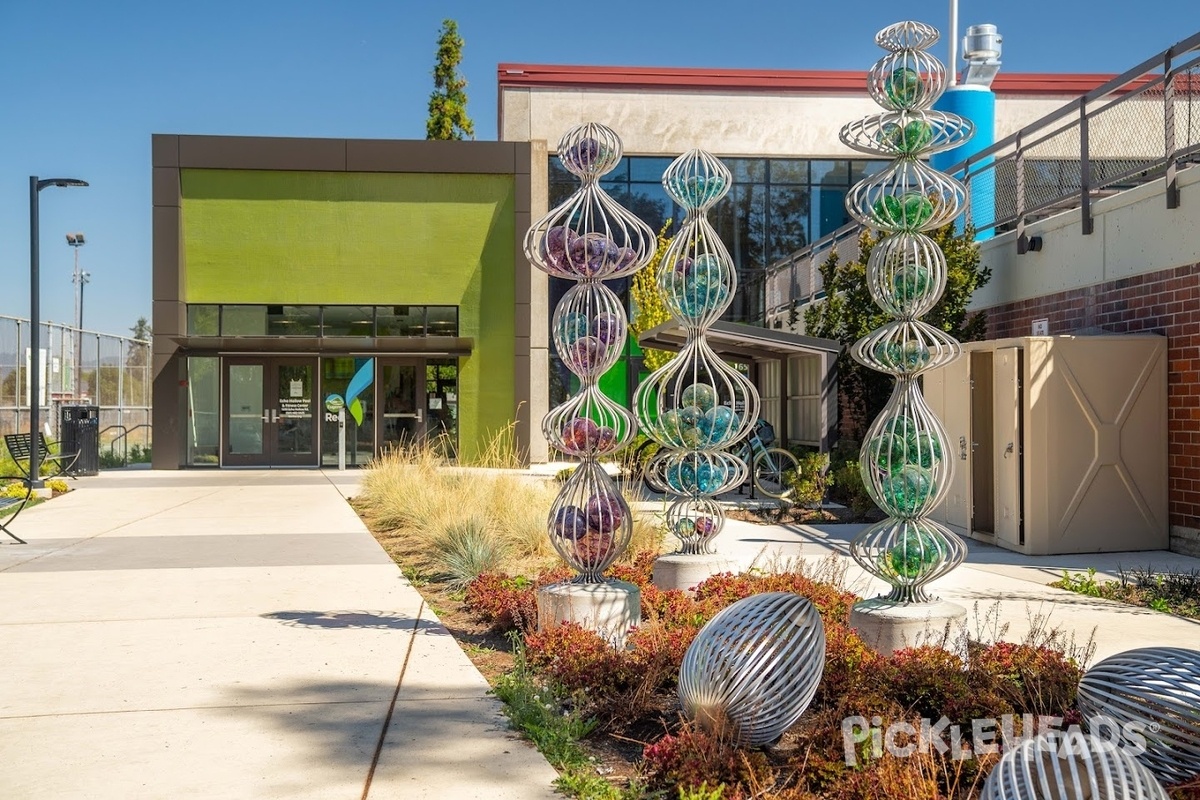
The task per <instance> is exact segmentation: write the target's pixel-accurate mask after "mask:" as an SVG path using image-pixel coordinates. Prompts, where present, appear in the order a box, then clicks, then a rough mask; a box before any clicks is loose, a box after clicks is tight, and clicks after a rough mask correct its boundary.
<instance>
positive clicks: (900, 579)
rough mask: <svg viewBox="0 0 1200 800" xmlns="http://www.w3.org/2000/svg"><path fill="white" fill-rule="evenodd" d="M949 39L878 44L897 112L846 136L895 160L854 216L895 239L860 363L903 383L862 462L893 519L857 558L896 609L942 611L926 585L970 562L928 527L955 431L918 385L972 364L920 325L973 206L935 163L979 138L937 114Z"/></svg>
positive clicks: (857, 196) (884, 101) (889, 244)
mask: <svg viewBox="0 0 1200 800" xmlns="http://www.w3.org/2000/svg"><path fill="white" fill-rule="evenodd" d="M937 40H938V32H937V30H936V29H934V28H932V27H930V26H928V25H925V24H923V23H919V22H899V23H896V24H895V25H892V26H890V27H888V28H885V29H883V30H882V31H880V32H879V33H878V34H876V36H875V42H876V44H878V45H879V46H880V47H882V48H884V49H885V50H887V51H888V53H887V55H885V56H884V57H883V58H882V59H880V60H879V61H878V62H877V63H876V64H875V65H874V66H873V67H872V68H871V70H870V72H869V73H868V80H867V88H868V91H869V92H870V95H871V97H872V99H874V100H875V101H876V102H877V103H878V104H879V105H881V106H883V108H884V109H885V111H884V112H883V113H881V114H875V115H872V116H870V117H866V118H865V119H862V120H859V121H857V122H852V123H850V124H849V125H846V126H845V127H844V128H842V130H841V134H840V138H841V140H842V142H843V143H844V144H845V145H847V146H848V147H851V148H853V149H855V150H859V151H861V152H864V153H871V154H873V155H884V156H890V157H892V158H893V159H894V160H893V162H892V163H891V165H890V166H889V167H888V168H886V169H884V170H882V171H881V172H878V173H876V174H874V175H871V176H870V177H868V178H866V179H865V180H862V181H860V182H859V183H857V184H855V186H854V187H853V188H851V190H850V192H849V194H848V195H847V196H846V209H847V210H848V211H849V213H850V214H851V216H853V217H854V218H855V219H856V220H858V221H859V222H861V223H862V224H863V225H865V226H867V227H869V228H873V229H875V230H878V231H880V232H882V234H883V238H881V239H880V240H879V241H878V242H877V243H876V244H875V246H874V248H873V249H872V250H871V254H870V256H869V258H868V259H867V269H866V271H867V284H868V289H869V291H870V293H871V297H872V299H873V300H874V301H875V303H876V304H877V305H878V306H879V307H880V308H881V309H883V310H884V311H885V312H887V313H888V314H889V315H890V316H892V317H893V321H892V322H889V323H887V324H886V325H884V326H883V327H881V328H879V329H878V330H875V331H873V332H871V333H870V334H868V335H867V336H865V337H864V338H862V339H861V340H859V341H858V342H856V343H855V345H854V346H853V347H852V348H851V351H850V354H851V356H852V357H853V358H854V360H855V361H857V362H859V363H860V364H863V365H864V366H867V367H870V368H871V369H874V370H876V371H879V372H884V373H887V374H889V375H892V376H894V377H895V381H896V383H895V387H894V389H893V391H892V395H891V397H890V399H889V400H888V402H887V405H886V406H885V407H884V409H883V411H882V412H881V413H880V415H879V417H878V418H876V420H875V421H874V423H873V424H872V425H871V427H870V428H869V429H868V431H867V434H866V436H865V437H864V441H863V446H862V450H861V453H860V459H859V463H860V466H861V468H862V475H863V482H864V483H865V484H866V489H867V492H868V493H869V494H870V496H871V499H872V500H874V501H875V503H876V504H877V505H878V506H879V507H880V508H881V509H883V510H884V511H885V512H887V514H888V519H886V520H884V521H883V522H880V523H878V524H876V525H873V526H871V527H869V528H867V529H866V530H864V531H863V532H862V533H860V534H859V535H858V536H856V537H855V538H854V540H853V542H852V543H851V545H850V552H851V555H852V556H853V557H854V560H855V561H857V562H858V564H859V565H860V566H861V567H862V568H863V569H865V570H866V571H867V572H869V573H871V574H872V575H875V576H876V577H878V578H880V579H882V580H884V581H886V582H887V583H888V584H889V585H890V586H891V587H892V589H891V592H890V593H889V594H888V595H887V598H886V599H888V600H890V601H893V602H897V603H928V602H932V601H933V599H934V598H932V597H931V596H930V595H929V594H928V593H927V592H926V591H925V586H926V585H927V584H929V583H930V582H931V581H934V580H936V579H937V578H940V577H941V576H943V575H945V574H946V573H948V572H949V571H951V570H952V569H954V568H955V567H957V566H958V565H959V564H961V563H962V560H963V558H964V557H965V556H966V547H965V546H964V545H963V544H962V541H961V540H960V539H959V537H958V536H956V535H955V534H954V533H952V532H951V531H949V530H948V529H946V528H945V527H943V526H942V525H940V524H938V523H936V522H933V521H932V520H930V519H928V518H927V516H928V514H929V512H930V511H932V510H933V508H934V507H935V506H937V504H938V503H939V502H941V500H942V498H943V497H944V496H945V494H946V492H947V491H948V490H949V487H950V479H951V473H952V470H953V460H952V459H951V457H950V445H949V441H948V439H947V437H946V431H945V429H944V428H943V427H942V424H941V422H939V421H938V419H937V417H936V416H935V415H934V414H933V412H932V411H931V410H930V409H929V407H928V405H926V403H925V399H924V397H923V396H922V394H921V388H920V385H919V384H918V382H917V380H918V377H919V376H920V375H921V373H923V372H926V371H928V370H931V369H934V368H936V367H940V366H942V365H944V364H948V363H949V362H951V361H953V360H954V359H956V358H958V356H959V354H960V347H959V344H958V342H956V341H955V340H954V339H952V338H951V337H950V336H948V335H947V334H946V333H945V332H943V331H941V330H939V329H938V328H935V327H933V326H932V325H929V324H927V323H925V322H922V321H921V320H920V319H919V318H920V317H921V316H922V315H923V314H925V313H927V312H928V311H929V310H930V309H932V308H933V307H934V305H936V303H937V301H938V299H939V298H940V297H941V295H942V292H943V291H944V290H945V287H946V257H945V255H944V254H943V253H942V251H941V249H940V248H939V247H938V246H937V244H936V242H934V240H933V239H931V238H930V237H929V236H927V235H926V234H925V231H930V230H933V229H935V228H939V227H941V226H943V225H946V224H948V223H949V222H951V221H953V220H954V218H955V217H957V216H958V213H959V211H960V210H961V209H962V206H963V203H964V199H965V197H966V190H965V188H964V187H963V185H962V184H961V183H959V182H958V181H956V180H954V179H953V178H951V177H949V176H947V175H943V174H942V173H940V172H938V171H936V170H934V169H933V168H932V167H930V166H929V165H928V164H927V163H926V162H925V161H924V160H923V159H924V158H925V157H926V156H928V155H929V154H930V153H935V152H938V151H940V150H946V149H949V148H952V147H956V146H958V145H960V144H962V143H963V142H965V141H966V140H967V139H969V138H970V137H971V135H972V133H973V132H974V129H973V127H972V125H971V123H970V122H969V121H967V120H965V119H963V118H962V117H959V116H956V115H954V114H947V113H944V112H940V111H933V110H931V108H930V107H931V106H932V105H933V103H934V101H935V100H937V98H938V96H939V95H941V93H942V90H943V89H944V88H945V83H946V69H945V67H944V66H943V65H942V64H941V62H939V61H938V60H937V59H936V58H934V57H933V56H932V55H930V54H929V53H927V52H926V49H927V48H929V47H930V46H931V45H933V44H934V43H935V42H936V41H937Z"/></svg>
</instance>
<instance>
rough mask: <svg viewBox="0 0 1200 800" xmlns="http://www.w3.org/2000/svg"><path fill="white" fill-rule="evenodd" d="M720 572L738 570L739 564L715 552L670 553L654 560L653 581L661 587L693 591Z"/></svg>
mask: <svg viewBox="0 0 1200 800" xmlns="http://www.w3.org/2000/svg"><path fill="white" fill-rule="evenodd" d="M719 572H737V566H736V565H735V564H734V563H733V562H732V561H730V560H729V559H728V558H726V557H725V556H720V555H716V554H715V553H702V554H699V555H689V554H685V553H670V554H668V555H665V556H659V557H658V558H656V559H655V560H654V574H653V577H652V578H651V580H652V582H653V583H654V585H655V586H657V587H658V588H659V589H664V590H666V589H682V590H684V591H691V590H692V589H695V588H696V585H697V584H699V583H703V582H704V581H706V580H708V579H709V578H711V577H712V576H713V575H716V574H717V573H719Z"/></svg>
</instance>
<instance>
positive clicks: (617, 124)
mask: <svg viewBox="0 0 1200 800" xmlns="http://www.w3.org/2000/svg"><path fill="white" fill-rule="evenodd" d="M1071 99H1072V98H1071V97H1069V96H1063V97H998V98H997V101H996V135H997V137H1001V138H1002V137H1004V136H1008V135H1009V134H1011V133H1014V132H1016V131H1017V130H1018V129H1019V128H1021V127H1023V126H1025V125H1028V124H1029V123H1031V122H1033V121H1035V120H1037V119H1039V118H1041V117H1042V116H1045V115H1046V114H1048V113H1050V112H1052V111H1054V110H1056V109H1058V108H1060V107H1062V106H1063V105H1064V104H1065V103H1067V102H1069V101H1070V100H1071ZM880 110H881V109H880V108H879V106H877V105H875V103H874V102H872V101H871V99H870V98H869V97H868V96H867V92H866V87H865V86H864V87H863V91H862V92H861V93H858V94H854V95H850V94H845V95H837V94H830V93H821V94H807V95H806V94H787V95H772V94H767V93H762V92H741V93H733V92H715V91H709V92H699V91H689V92H684V91H670V92H666V91H654V90H614V89H554V88H537V87H534V88H530V87H505V88H504V89H502V90H501V93H500V138H501V139H502V140H504V141H538V140H542V141H546V142H548V143H549V144H550V146H551V147H554V146H555V145H556V144H557V142H558V140H559V138H560V137H561V136H562V135H563V134H564V133H565V132H566V131H568V130H570V129H571V128H572V127H574V126H576V125H579V124H581V123H584V122H592V121H598V122H603V123H604V124H605V125H608V126H609V127H611V128H613V129H614V130H615V131H617V133H619V134H620V135H621V138H622V139H623V140H624V143H625V151H626V152H627V153H634V154H638V155H656V154H664V155H678V154H679V153H682V152H685V151H687V150H690V149H691V148H693V147H703V148H705V149H707V150H711V151H712V152H714V153H717V154H719V155H723V156H779V157H788V156H791V157H810V158H819V157H840V158H846V157H849V156H852V155H853V156H857V157H863V156H862V154H860V153H856V152H855V151H853V150H850V149H849V148H847V147H845V146H844V145H843V144H842V143H841V142H840V141H838V131H839V130H840V129H841V127H842V126H843V125H845V124H846V123H847V122H849V121H851V120H855V119H858V118H860V117H864V116H867V115H868V114H875V113H879V112H880Z"/></svg>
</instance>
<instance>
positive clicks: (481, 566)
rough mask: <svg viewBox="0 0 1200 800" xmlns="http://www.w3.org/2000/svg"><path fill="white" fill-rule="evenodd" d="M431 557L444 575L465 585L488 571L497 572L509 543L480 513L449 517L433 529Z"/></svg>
mask: <svg viewBox="0 0 1200 800" xmlns="http://www.w3.org/2000/svg"><path fill="white" fill-rule="evenodd" d="M430 546H431V548H432V551H433V552H432V555H431V561H432V562H433V566H434V568H435V569H437V570H439V575H440V577H443V578H445V579H446V580H447V582H448V583H449V584H450V585H451V586H453V587H455V588H462V587H464V586H466V585H467V584H468V583H470V582H471V581H473V580H475V578H477V577H479V576H480V575H481V574H482V573H485V572H494V571H496V570H498V569H499V568H500V566H501V565H502V564H503V563H504V560H505V557H506V556H507V554H508V547H507V545H506V543H505V542H504V541H503V540H501V539H499V538H498V537H496V536H494V535H493V534H492V533H491V531H489V530H488V523H487V522H486V521H484V520H481V519H478V518H476V517H468V518H466V519H462V520H452V521H449V522H448V523H447V525H446V527H445V528H444V529H442V530H439V531H435V532H433V538H432V541H431V542H430Z"/></svg>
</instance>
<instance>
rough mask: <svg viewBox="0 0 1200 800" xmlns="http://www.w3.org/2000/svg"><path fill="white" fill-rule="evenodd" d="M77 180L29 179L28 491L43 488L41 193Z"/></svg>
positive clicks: (34, 176)
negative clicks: (39, 216) (39, 207)
mask: <svg viewBox="0 0 1200 800" xmlns="http://www.w3.org/2000/svg"><path fill="white" fill-rule="evenodd" d="M87 185H88V184H87V181H81V180H79V179H77V178H43V179H40V180H39V179H38V176H37V175H30V176H29V443H30V446H29V488H30V489H40V488H42V475H41V461H42V449H41V441H42V434H41V431H40V430H39V428H40V427H41V423H42V420H41V412H42V392H41V378H42V364H41V360H42V342H41V339H42V336H41V326H42V321H41V318H40V317H41V311H42V308H41V285H40V278H41V275H40V274H39V269H40V264H39V263H38V261H39V258H40V252H39V248H38V244H39V243H38V235H39V230H38V193H40V192H41V191H42V189H45V188H46V187H47V186H87Z"/></svg>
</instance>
